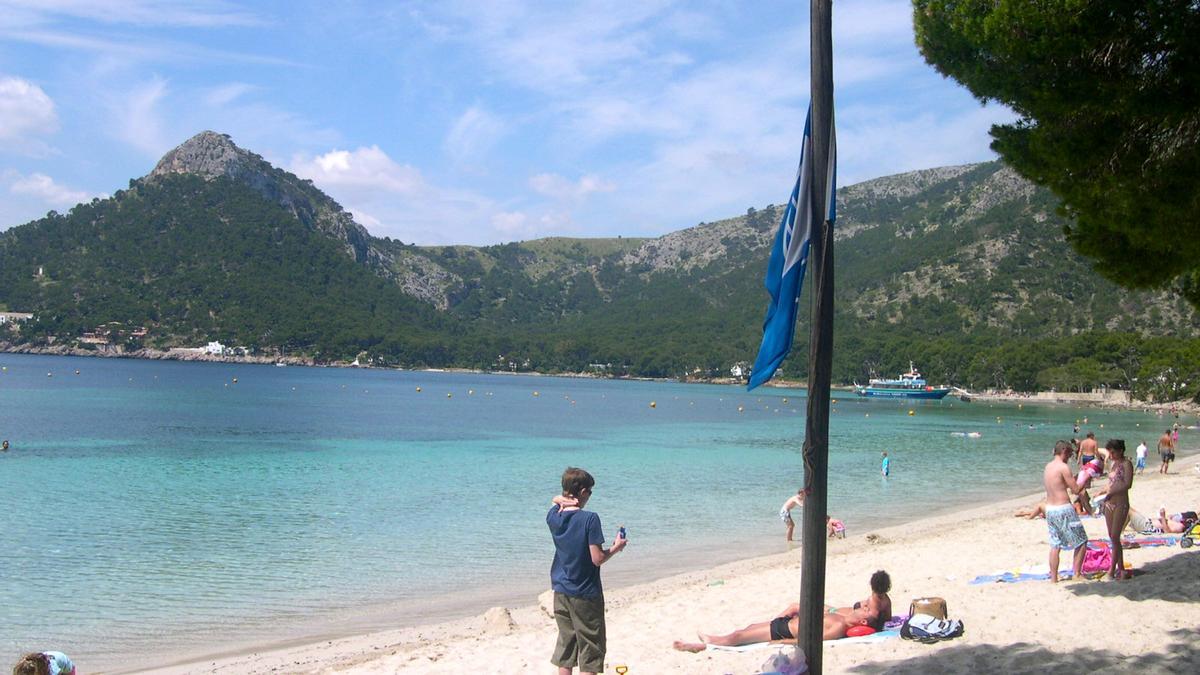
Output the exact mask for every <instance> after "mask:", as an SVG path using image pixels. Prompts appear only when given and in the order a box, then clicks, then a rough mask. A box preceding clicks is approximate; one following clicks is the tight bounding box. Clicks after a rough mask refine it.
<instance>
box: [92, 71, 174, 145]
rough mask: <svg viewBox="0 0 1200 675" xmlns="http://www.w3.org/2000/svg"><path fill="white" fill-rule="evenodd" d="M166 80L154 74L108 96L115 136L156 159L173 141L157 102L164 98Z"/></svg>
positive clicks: (166, 93)
mask: <svg viewBox="0 0 1200 675" xmlns="http://www.w3.org/2000/svg"><path fill="white" fill-rule="evenodd" d="M167 95H168V87H167V81H166V80H164V79H162V78H161V77H154V78H151V79H150V80H148V81H147V82H145V83H143V84H140V85H137V86H135V87H134V88H133V89H130V90H128V91H125V92H118V93H115V94H113V95H112V96H110V98H109V108H110V113H111V115H112V118H113V123H114V126H115V135H116V137H117V138H118V139H120V140H122V141H124V142H125V143H128V144H129V145H130V146H132V147H133V148H134V149H136V150H138V151H139V152H141V153H142V154H144V155H146V156H149V157H152V158H154V159H158V158H159V157H161V156H162V155H163V154H165V153H166V152H167V150H170V149H171V148H172V147H174V145H175V144H176V142H173V141H174V139H173V137H172V136H173V135H172V134H171V133H169V132H168V130H167V129H166V122H165V120H164V114H165V113H164V112H163V111H162V110H161V109H160V104H161V103H162V102H163V101H164V100H165V99H166V98H167Z"/></svg>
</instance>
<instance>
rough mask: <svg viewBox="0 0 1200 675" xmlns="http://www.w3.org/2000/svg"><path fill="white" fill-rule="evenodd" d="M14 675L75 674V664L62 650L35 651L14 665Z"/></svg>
mask: <svg viewBox="0 0 1200 675" xmlns="http://www.w3.org/2000/svg"><path fill="white" fill-rule="evenodd" d="M12 671H13V675H75V664H74V663H71V659H69V658H67V655H66V654H64V653H62V652H33V653H32V654H26V655H25V656H22V657H21V660H20V661H17V665H15V666H13V670H12Z"/></svg>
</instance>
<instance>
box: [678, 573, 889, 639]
mask: <svg viewBox="0 0 1200 675" xmlns="http://www.w3.org/2000/svg"><path fill="white" fill-rule="evenodd" d="M891 588H892V580H891V577H889V576H888V573H887V572H884V571H882V570H880V571H878V572H876V573H875V574H873V575H871V595H870V597H868V598H867V599H866V600H863V601H861V602H856V603H854V606H853V607H833V606H832V605H825V619H824V627H823V629H822V639H824V640H840V639H842V638H844V637H846V631H847V630H849V629H850V628H852V627H853V626H871V627H872V628H874V629H875V630H881V629H882V628H883V624H884V623H885V622H887V620H888V619H889V618H890V617H891V616H892V599H891V598H890V597H888V594H887V593H888V591H889V590H891ZM799 616H800V605H799V604H793V605H790V606H789V607H788V608H787V609H785V610H783V612H781V613H780V614H779V615H778V616H776V617H775V618H774V619H771V620H770V621H763V622H760V623H752V624H750V625H749V626H746V627H745V628H743V629H741V630H735V631H733V632H732V633H727V634H725V635H709V634H707V633H699V634H698V636H699V638H700V642H684V641H682V640H676V641H675V643H674V645H673V646H674V647H675V649H678V650H679V651H683V652H702V651H704V650H705V649H707V648H708V645H715V646H719V647H737V646H740V645H748V644H754V643H756V642H769V641H772V640H792V639H795V637H796V633H797V632H798V631H799V630H800V627H799V626H800V618H799Z"/></svg>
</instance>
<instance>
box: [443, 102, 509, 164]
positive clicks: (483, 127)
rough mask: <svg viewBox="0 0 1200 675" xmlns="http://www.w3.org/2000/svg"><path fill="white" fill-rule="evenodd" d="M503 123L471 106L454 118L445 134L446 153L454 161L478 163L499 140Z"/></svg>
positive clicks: (502, 130)
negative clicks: (452, 123) (447, 132)
mask: <svg viewBox="0 0 1200 675" xmlns="http://www.w3.org/2000/svg"><path fill="white" fill-rule="evenodd" d="M503 133H504V123H503V122H502V121H501V120H500V119H499V118H498V117H496V116H495V115H493V114H491V113H489V112H487V111H486V110H484V109H482V108H480V107H479V106H471V107H470V108H468V109H467V110H466V111H465V112H464V113H463V114H462V115H459V117H458V119H457V120H455V122H454V125H453V126H451V127H450V133H449V134H447V135H446V142H445V149H446V153H447V154H448V155H450V158H451V159H452V160H454V161H455V162H456V163H471V164H477V163H480V160H481V159H482V157H483V156H484V155H486V154H487V152H488V151H489V150H490V149H491V147H492V146H493V145H495V143H496V141H498V140H500V136H501V135H502V134H503Z"/></svg>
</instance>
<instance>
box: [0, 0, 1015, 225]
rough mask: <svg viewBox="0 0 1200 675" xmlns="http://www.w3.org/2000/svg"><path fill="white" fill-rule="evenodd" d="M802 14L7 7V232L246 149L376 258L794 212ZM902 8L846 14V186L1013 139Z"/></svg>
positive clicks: (836, 33)
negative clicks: (156, 175)
mask: <svg viewBox="0 0 1200 675" xmlns="http://www.w3.org/2000/svg"><path fill="white" fill-rule="evenodd" d="M807 4H808V3H805V2H798V1H797V0H787V1H775V0H756V1H754V2H744V1H739V0H711V1H710V0H680V1H675V0H638V1H637V2H631V1H628V0H615V1H599V0H597V1H592V0H578V1H574V2H561V1H558V2H551V1H547V2H529V1H520V0H477V1H475V2H467V1H459V0H440V1H437V2H402V1H393V2H354V1H344V2H339V1H337V0H323V1H313V2H309V1H308V0H289V1H286V2H271V1H264V2H235V1H232V0H178V1H175V2H163V1H159V0H78V1H77V0H0V230H3V229H7V228H9V227H11V226H14V225H18V224H21V223H25V222H28V221H30V220H32V219H35V218H38V217H41V216H43V215H45V213H46V212H47V211H50V210H57V211H60V212H65V211H67V210H69V209H70V208H71V206H72V205H74V204H76V203H78V202H80V201H88V200H91V199H93V198H96V197H101V198H103V197H106V196H108V195H110V194H112V193H113V192H115V191H116V190H119V189H123V188H125V187H127V186H128V183H129V181H130V180H131V179H134V178H138V177H140V176H143V175H145V174H146V173H148V172H149V171H150V170H151V169H153V168H154V165H155V163H156V162H157V161H158V159H159V158H160V157H161V156H162V155H163V154H165V153H166V152H167V151H169V150H170V149H171V148H173V147H175V146H177V145H179V144H180V143H183V142H184V141H186V140H187V139H188V138H190V137H191V136H193V135H195V134H197V133H199V132H201V131H204V130H212V131H217V132H221V133H226V134H229V135H230V136H231V137H232V139H233V141H234V142H235V143H236V144H237V145H239V146H240V147H242V148H245V149H247V150H251V151H253V152H256V153H258V154H260V155H262V156H263V157H264V158H266V159H267V160H268V161H270V162H271V163H272V164H274V165H275V166H278V167H281V168H284V169H287V170H288V171H291V172H293V173H295V174H297V175H299V176H301V177H303V178H309V179H311V180H313V182H314V183H315V184H316V185H317V186H318V187H319V188H321V189H322V190H324V191H325V192H326V193H328V194H329V195H330V196H332V197H333V198H334V199H336V200H337V201H338V202H339V203H340V204H341V205H342V206H344V207H345V208H346V209H348V210H349V211H350V212H351V213H353V214H354V217H355V219H356V220H357V221H358V222H359V223H361V224H363V225H364V226H365V227H366V228H367V229H368V230H369V231H370V232H371V233H372V234H374V235H376V236H380V237H383V236H388V237H391V238H393V239H399V240H400V241H403V242H405V243H417V244H422V245H429V244H473V245H483V244H494V243H500V242H508V241H519V240H528V239H534V238H539V237H546V236H569V237H613V236H618V235H621V236H626V237H631V236H639V237H640V236H658V235H661V234H665V233H667V232H671V231H674V230H679V229H682V228H685V227H690V226H693V225H696V224H697V223H701V222H707V221H712V220H718V219H721V218H727V217H731V216H735V215H738V214H742V213H745V212H746V209H747V208H748V207H755V208H762V207H764V206H766V205H767V204H778V203H781V202H784V201H786V199H787V194H788V193H789V192H790V189H791V184H792V182H793V179H794V176H795V171H796V164H797V162H798V160H799V151H800V141H801V135H802V133H803V128H804V115H805V111H806V109H807V107H808V99H809V93H808V92H809V82H808V72H809V59H808V8H807ZM911 14H912V10H911V5H910V4H909V3H908V2H906V1H903V0H901V1H890V0H857V1H855V0H838V2H836V3H834V7H833V25H834V28H833V42H834V55H833V63H834V88H835V91H834V97H835V115H836V118H837V136H838V153H839V159H838V181H839V184H841V185H850V184H853V183H856V182H860V181H863V180H866V179H869V178H874V177H877V176H884V175H889V174H894V173H900V172H903V171H910V170H914V169H924V168H931V167H936V166H946V165H952V164H965V163H970V162H980V161H987V160H990V159H994V158H995V155H994V153H992V152H991V151H990V150H989V149H988V144H989V141H990V139H989V137H988V133H987V132H988V129H989V128H990V127H991V125H993V124H997V123H1004V122H1008V121H1011V120H1012V119H1014V115H1013V113H1012V112H1011V111H1009V110H1007V109H1006V108H1003V107H1000V106H996V105H988V106H982V105H981V104H980V103H979V102H978V101H976V100H975V99H973V98H972V97H971V96H970V95H969V94H968V93H967V91H966V90H965V89H963V88H962V87H960V86H958V85H957V84H956V83H954V82H953V81H951V80H946V79H944V78H942V77H941V76H940V75H939V74H938V73H937V72H936V71H934V70H933V69H932V68H931V67H930V66H928V65H927V64H926V63H925V62H924V60H923V59H922V58H921V56H920V54H919V53H918V52H917V50H916V47H915V46H914V44H913V34H912V16H911Z"/></svg>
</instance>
